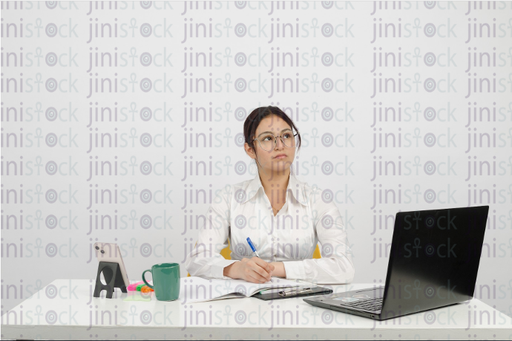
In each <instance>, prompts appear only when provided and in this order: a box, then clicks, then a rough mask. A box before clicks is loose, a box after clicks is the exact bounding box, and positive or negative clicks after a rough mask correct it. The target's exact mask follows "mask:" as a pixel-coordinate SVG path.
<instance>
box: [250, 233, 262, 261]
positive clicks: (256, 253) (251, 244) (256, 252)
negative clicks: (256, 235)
mask: <svg viewBox="0 0 512 341" xmlns="http://www.w3.org/2000/svg"><path fill="white" fill-rule="evenodd" d="M247 243H249V246H250V247H251V249H252V252H254V254H255V255H256V257H258V258H261V257H260V255H259V254H258V251H256V248H255V247H254V244H253V243H252V241H251V238H249V237H247Z"/></svg>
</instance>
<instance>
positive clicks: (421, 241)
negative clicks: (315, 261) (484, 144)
mask: <svg viewBox="0 0 512 341" xmlns="http://www.w3.org/2000/svg"><path fill="white" fill-rule="evenodd" d="M488 212H489V206H478V207H465V208H450V209H439V210H423V211H412V212H398V213H397V214H396V217H395V225H394V230H393V239H392V244H391V250H390V255H389V263H388V271H387V275H386V282H385V285H384V286H379V287H376V286H374V287H373V288H367V289H361V290H354V291H348V292H343V293H337V294H333V295H326V296H319V297H311V298H305V299H304V301H305V302H307V303H309V304H311V305H314V306H318V307H322V308H327V309H332V310H336V311H341V312H344V313H349V314H354V315H359V316H363V317H368V318H372V319H375V320H387V319H391V318H396V317H399V316H404V315H409V314H414V313H418V312H421V311H426V310H431V309H435V308H440V307H445V306H448V305H453V304H457V303H461V302H464V301H467V300H470V299H471V298H472V297H473V292H474V290H475V283H476V276H477V272H478V265H479V263H480V254H481V252H482V243H483V240H484V233H485V227H486V223H487V214H488Z"/></svg>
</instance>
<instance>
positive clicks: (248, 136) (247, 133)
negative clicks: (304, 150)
mask: <svg viewBox="0 0 512 341" xmlns="http://www.w3.org/2000/svg"><path fill="white" fill-rule="evenodd" d="M269 115H276V116H278V117H280V118H282V119H283V121H285V122H286V123H288V125H289V126H290V127H292V131H293V130H295V131H296V132H297V137H298V138H299V142H298V144H297V145H298V149H299V150H300V146H301V142H302V140H301V137H300V133H299V130H298V129H297V127H295V124H294V123H293V121H292V120H291V119H290V118H289V117H288V115H286V114H285V113H284V111H282V110H281V109H279V108H278V107H272V106H268V107H259V108H256V109H254V110H253V111H252V112H251V113H250V114H249V116H247V118H246V119H245V122H244V137H245V142H247V143H248V144H249V146H250V147H251V148H252V149H253V150H254V153H256V148H254V135H255V134H256V129H257V128H258V126H259V125H260V122H261V120H263V119H264V118H265V117H267V116H269Z"/></svg>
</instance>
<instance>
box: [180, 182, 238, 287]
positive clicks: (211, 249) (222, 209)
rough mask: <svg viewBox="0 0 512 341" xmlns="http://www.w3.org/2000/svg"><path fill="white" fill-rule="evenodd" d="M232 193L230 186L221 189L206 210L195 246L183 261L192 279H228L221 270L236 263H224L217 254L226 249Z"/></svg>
mask: <svg viewBox="0 0 512 341" xmlns="http://www.w3.org/2000/svg"><path fill="white" fill-rule="evenodd" d="M231 189H232V186H231V185H226V186H225V187H224V188H222V189H221V191H220V192H219V193H218V194H217V195H215V199H214V200H213V202H212V203H211V205H210V207H209V208H208V211H207V213H206V217H205V224H204V226H203V227H202V228H201V229H200V230H199V236H198V239H197V243H196V244H195V246H194V248H193V249H192V251H191V252H190V253H189V255H188V257H187V259H186V260H185V268H186V269H187V271H188V272H189V273H190V275H191V276H199V277H206V278H217V279H228V278H229V277H226V276H224V268H225V267H226V266H228V265H230V264H232V263H234V262H236V260H229V259H225V258H224V257H223V256H222V255H221V254H220V251H221V250H222V249H223V248H225V247H226V246H228V236H229V228H230V223H229V222H230V205H231Z"/></svg>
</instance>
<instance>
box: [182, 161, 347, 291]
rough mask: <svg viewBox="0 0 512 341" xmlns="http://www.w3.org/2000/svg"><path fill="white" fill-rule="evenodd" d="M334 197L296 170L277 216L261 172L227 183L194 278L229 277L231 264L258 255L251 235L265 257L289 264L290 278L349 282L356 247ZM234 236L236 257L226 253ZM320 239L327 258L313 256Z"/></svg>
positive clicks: (194, 264)
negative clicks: (305, 180) (227, 271)
mask: <svg viewBox="0 0 512 341" xmlns="http://www.w3.org/2000/svg"><path fill="white" fill-rule="evenodd" d="M276 192H277V191H274V193H276ZM281 193H282V192H281ZM280 195H281V194H280ZM332 199H333V198H332V192H330V191H322V190H320V189H318V188H317V187H315V188H311V187H310V186H309V185H308V184H306V183H303V182H301V181H299V180H298V179H297V178H296V176H295V175H294V174H293V173H292V172H291V171H290V177H289V181H288V187H287V189H286V202H285V204H284V206H283V207H282V208H281V210H280V211H279V212H278V213H277V215H276V216H274V213H273V210H272V206H271V204H270V200H269V198H268V197H267V195H266V193H265V190H264V188H263V185H262V184H261V179H260V176H259V174H256V176H255V178H254V179H253V180H247V181H244V182H240V183H238V184H235V185H226V186H225V187H224V188H222V190H221V191H220V192H219V193H218V194H217V195H216V197H215V200H214V201H213V203H212V204H211V205H210V207H209V209H208V212H207V214H206V224H205V225H204V226H203V227H202V228H201V229H200V232H199V238H198V240H197V243H196V245H195V247H194V249H193V250H192V251H191V252H190V254H189V256H188V257H187V259H186V261H185V266H186V269H187V271H188V272H189V273H190V275H191V276H200V277H206V278H224V279H227V278H228V277H226V276H224V268H225V267H226V266H228V265H230V264H232V263H233V262H236V261H237V260H241V259H242V258H244V257H245V258H251V257H253V255H254V254H253V252H252V250H251V248H250V246H249V244H248V242H247V237H250V238H251V241H252V242H253V244H254V246H255V247H256V250H257V251H258V253H259V255H260V257H261V258H262V259H263V260H265V261H267V262H283V264H284V268H285V270H286V278H287V279H302V280H305V281H309V282H314V283H324V284H327V283H349V282H351V281H352V279H353V278H354V272H355V270H354V265H353V263H352V256H351V250H350V246H349V243H348V239H347V233H346V230H345V227H344V224H343V221H342V217H341V214H340V212H339V210H338V207H337V206H336V204H335V203H334V202H333V201H332ZM228 238H229V240H230V249H231V260H228V259H225V258H224V257H222V255H221V254H220V251H221V250H222V249H223V248H225V247H226V246H227V245H228ZM318 242H320V244H321V247H320V253H321V256H322V258H320V259H312V256H313V252H314V251H315V248H316V245H317V243H318Z"/></svg>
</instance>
